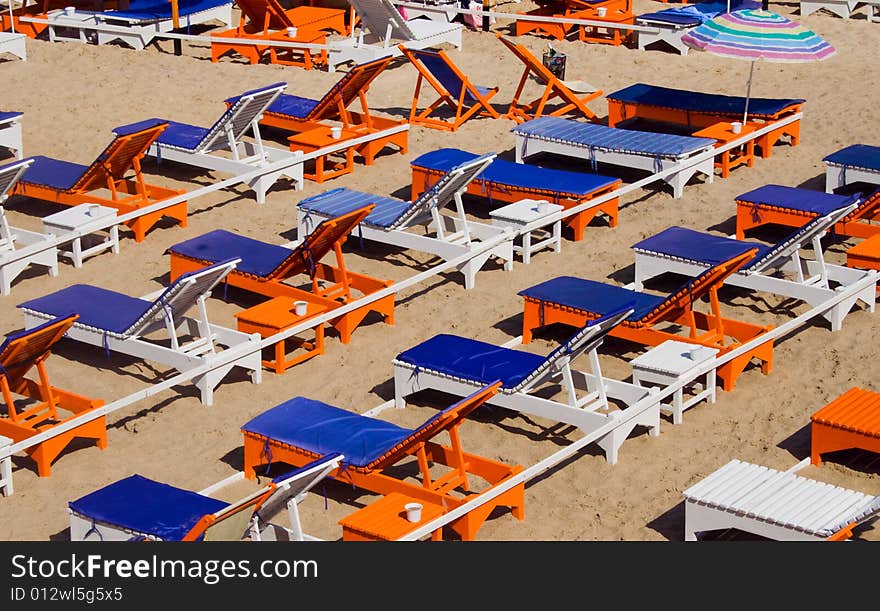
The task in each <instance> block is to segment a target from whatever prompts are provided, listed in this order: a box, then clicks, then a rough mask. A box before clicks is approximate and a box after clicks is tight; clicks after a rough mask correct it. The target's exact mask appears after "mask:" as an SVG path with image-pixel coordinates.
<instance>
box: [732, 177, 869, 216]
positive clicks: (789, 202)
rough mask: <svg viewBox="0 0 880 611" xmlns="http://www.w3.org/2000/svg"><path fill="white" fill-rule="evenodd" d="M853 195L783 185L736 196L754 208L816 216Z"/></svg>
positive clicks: (845, 201)
mask: <svg viewBox="0 0 880 611" xmlns="http://www.w3.org/2000/svg"><path fill="white" fill-rule="evenodd" d="M859 196H860V194H859V195H857V196H853V195H835V194H833V193H825V192H823V191H816V190H813V189H802V188H800V187H788V186H785V185H773V184H771V185H764V186H763V187H758V188H757V189H752V190H751V191H746V192H745V193H743V194H742V195H737V196H736V198H735V199H736V201H737V202H745V203H749V204H753V205H755V206H775V207H777V208H784V209H786V210H799V211H801V212H812V213H815V214H818V215H824V214H828V213H829V212H831V211H832V210H837V209H838V208H841V207H843V206H845V205H847V204H848V203H850V202H852V201H854V200H855V198H856V197H859Z"/></svg>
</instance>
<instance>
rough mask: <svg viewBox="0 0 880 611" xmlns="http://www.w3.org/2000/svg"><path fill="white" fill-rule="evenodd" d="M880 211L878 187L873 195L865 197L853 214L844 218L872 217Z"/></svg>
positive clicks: (851, 219) (848, 219)
mask: <svg viewBox="0 0 880 611" xmlns="http://www.w3.org/2000/svg"><path fill="white" fill-rule="evenodd" d="M878 213H880V189H876V190H875V191H874V192H873V193H871V195H869V196H868V197H865V198H863V199H862V200H861V202H860V203H859V205H858V207H856V209H855V210H853V211H852V216H850V217H849V218H844V220H846V221H856V220H859V219H870V218H872V217H874V216H875V215H876V214H878Z"/></svg>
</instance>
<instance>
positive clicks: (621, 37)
mask: <svg viewBox="0 0 880 611" xmlns="http://www.w3.org/2000/svg"><path fill="white" fill-rule="evenodd" d="M568 17H571V18H576V19H592V20H596V21H605V22H607V23H608V24H609V25H608V26H601V25H581V26H578V39H579V40H580V41H581V42H596V43H600V44H606V45H614V46H615V47H619V46H620V45H622V44H625V43H627V42H628V41H629V40H630V39H631V38H632V37H633V32H634V31H633V30H628V29H625V28H617V27H614V24H629V25H632V24H634V23H635V22H636V16H635V14H634V13H633V12H632V11H626V12H613V13H611V14H606V15H604V16H602V17H600V16H599V15H591V14H589V12H588V11H585V12H581V13H578V14H577V15H568Z"/></svg>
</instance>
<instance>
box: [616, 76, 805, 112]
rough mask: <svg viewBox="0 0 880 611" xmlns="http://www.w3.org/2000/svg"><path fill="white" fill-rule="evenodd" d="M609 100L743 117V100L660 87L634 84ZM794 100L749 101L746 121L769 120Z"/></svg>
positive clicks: (798, 102) (792, 104)
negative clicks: (762, 118)
mask: <svg viewBox="0 0 880 611" xmlns="http://www.w3.org/2000/svg"><path fill="white" fill-rule="evenodd" d="M605 97H606V98H607V99H609V100H619V101H621V102H632V103H638V104H646V105H648V106H659V107H663V108H675V109H677V110H686V111H692V112H705V113H712V114H719V115H729V114H736V113H738V114H742V113H743V110H744V109H745V101H746V99H745V97H742V96H731V95H721V94H716V93H702V92H699V91H687V90H685V89H674V88H672V87H660V86H658V85H648V84H646V83H636V84H635V85H630V86H629V87H625V88H623V89H621V90H619V91H615V92H614V93H610V94H608V95H607V96H605ZM804 102H805V100H802V99H796V98H752V97H750V98H749V117H752V118H756V117H772V116H775V115H776V114H778V113H780V112H782V111H784V110H786V109H787V108H789V107H791V106H796V105H798V104H803V103H804Z"/></svg>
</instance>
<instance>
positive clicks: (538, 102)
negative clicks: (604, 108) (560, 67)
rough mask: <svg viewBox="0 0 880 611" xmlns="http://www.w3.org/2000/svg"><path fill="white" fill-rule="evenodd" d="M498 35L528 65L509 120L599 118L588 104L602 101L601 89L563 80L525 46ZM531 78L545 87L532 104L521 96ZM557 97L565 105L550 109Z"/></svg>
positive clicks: (510, 110) (512, 105) (525, 65)
mask: <svg viewBox="0 0 880 611" xmlns="http://www.w3.org/2000/svg"><path fill="white" fill-rule="evenodd" d="M495 36H497V37H498V40H500V41H501V42H502V43H503V44H504V46H505V47H507V48H508V49H510V51H511V53H513V54H514V55H515V56H516V57H517V58H518V59H519V60H520V61H521V62H522V63H523V65H524V68H523V73H522V77H520V79H519V85H517V88H516V91H515V92H514V94H513V99H512V100H511V102H510V107H509V108H508V110H507V114H506V115H505V116H506V117H507V118H508V119H511V120H513V121H516V122H517V123H522V122H523V121H528V120H529V119H536V118H537V117H541V116H544V115H549V116H551V117H561V116H564V115H574V116H575V117H578V116H583V117H584V118H586V119H589V120H591V121H592V120H595V119H596V114H595V113H594V112H593V111H592V110H590V109H589V108H588V107H587V102H590V101H592V100H595V99H597V98H599V97H600V96H601V95H602V90H601V89H597V88H595V87H593V86H592V85H590V84H589V83H585V82H583V81H571V80H568V81H563V80H561V79H559V78H557V77H556V75H555V74H553V73H552V72H551V71H550V69H549V68H547V66H545V65H544V64H543V63H542V62H540V61H538V58H537V57H535V56H534V55H532V53H531V51H529V50H528V49H527V48H526V47H525V45H523V44H521V43H515V42H513V41H512V40H510V39H508V38H507V37H505V36H504V35H502V34H501V33H497V34H495ZM530 76H532V77H533V78H534V79H535V80H536V81H537V82H538V83H540V84H541V85H542V86H543V90H542V92H541V95H540V96H538V97H536V98H535V99H534V100H532V101H531V102H527V103H526V102H520V96H521V95H522V93H523V90H524V89H525V86H526V83H527V82H528V81H529V77H530ZM556 98H559V101H561V102H562V104H561V105H559V104H556V105H555V107H548V106H547V103H548V102H550V101H551V100H555V99H556Z"/></svg>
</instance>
